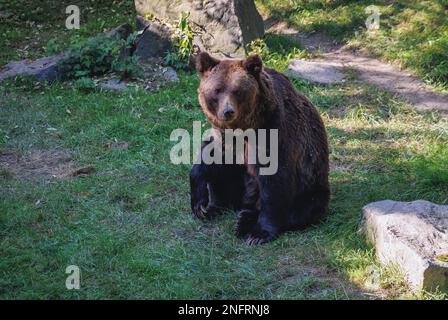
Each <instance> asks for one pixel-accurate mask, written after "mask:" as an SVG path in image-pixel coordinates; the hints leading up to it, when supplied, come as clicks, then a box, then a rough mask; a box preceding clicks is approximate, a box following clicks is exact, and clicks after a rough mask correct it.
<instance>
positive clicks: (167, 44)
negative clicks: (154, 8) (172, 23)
mask: <svg viewBox="0 0 448 320" xmlns="http://www.w3.org/2000/svg"><path fill="white" fill-rule="evenodd" d="M136 25H137V30H138V31H142V32H143V33H142V34H140V35H139V36H138V37H137V39H136V41H135V51H134V55H136V56H138V57H139V58H140V60H142V61H144V60H148V59H151V58H155V57H165V56H166V54H167V53H168V52H169V51H171V49H172V43H171V35H172V31H171V30H170V29H169V27H168V26H166V25H164V24H162V23H159V22H156V21H149V20H147V19H145V18H143V17H141V16H137V20H136Z"/></svg>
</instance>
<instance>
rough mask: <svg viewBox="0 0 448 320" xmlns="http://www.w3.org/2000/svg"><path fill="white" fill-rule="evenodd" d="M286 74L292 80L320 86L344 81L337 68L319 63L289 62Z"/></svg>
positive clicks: (343, 76)
mask: <svg viewBox="0 0 448 320" xmlns="http://www.w3.org/2000/svg"><path fill="white" fill-rule="evenodd" d="M286 73H287V74H288V75H289V76H290V77H292V78H296V79H305V80H307V81H310V82H314V83H320V84H334V83H339V82H342V81H344V79H345V75H344V74H343V73H342V72H341V71H340V69H339V68H337V67H335V66H334V65H332V64H330V63H327V62H321V61H305V60H295V59H294V60H291V61H290V62H289V66H288V69H287V70H286Z"/></svg>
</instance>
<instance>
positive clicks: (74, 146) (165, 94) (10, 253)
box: [0, 74, 448, 299]
mask: <svg viewBox="0 0 448 320" xmlns="http://www.w3.org/2000/svg"><path fill="white" fill-rule="evenodd" d="M181 79H182V80H181V83H180V84H179V85H176V86H175V87H169V88H164V89H162V90H160V91H158V92H157V93H155V94H147V93H146V92H143V91H139V90H136V91H132V90H131V91H128V92H126V93H122V94H110V93H102V92H91V93H83V92H81V91H78V90H77V89H74V88H71V87H69V86H66V85H62V84H60V85H58V84H56V85H53V86H45V87H38V88H36V89H31V90H30V88H32V86H30V83H29V82H27V81H25V83H22V84H20V83H16V84H14V83H11V82H10V83H8V84H4V85H2V87H1V97H2V98H1V100H2V105H3V106H4V107H3V108H2V109H1V110H0V132H2V133H3V136H2V141H3V143H2V144H1V149H2V150H15V151H16V152H18V153H21V154H27V153H30V152H33V151H35V150H43V149H55V148H64V149H68V150H71V151H72V153H73V156H74V158H75V160H76V162H77V164H78V165H79V166H83V165H93V166H95V167H96V168H97V170H96V172H95V173H93V174H91V175H88V176H86V177H78V178H76V179H71V180H52V182H51V183H48V182H47V183H45V182H42V181H34V182H32V183H30V182H29V181H23V180H22V181H21V180H18V179H15V178H14V177H11V176H10V175H8V174H4V175H3V174H2V176H4V177H5V178H4V179H2V180H1V187H0V188H1V194H2V197H1V202H0V212H1V216H0V234H1V238H2V241H1V244H0V251H1V252H2V259H1V261H0V272H1V274H2V277H1V280H0V281H1V283H0V288H1V290H0V296H1V297H2V298H287V299H289V298H327V299H333V298H338V299H343V298H349V297H350V298H353V297H354V298H360V297H362V295H361V294H360V292H361V291H366V290H367V289H368V288H369V283H370V282H371V281H372V279H371V274H372V270H374V271H375V272H374V273H375V274H380V275H384V276H382V277H380V278H379V280H375V281H376V282H375V286H377V287H378V288H377V289H378V290H379V289H381V290H384V291H385V292H386V294H388V295H389V297H396V296H403V295H408V294H409V292H408V291H407V290H406V289H405V286H404V284H403V281H402V280H401V281H400V280H394V277H392V276H390V273H388V272H387V270H384V269H383V268H381V267H379V266H378V264H377V262H376V261H375V258H374V253H373V251H372V249H371V247H370V246H368V245H367V244H366V243H365V241H364V239H363V237H362V236H361V235H359V234H358V233H357V232H356V231H357V229H358V222H359V218H360V212H361V208H362V206H363V205H365V204H367V203H369V202H371V201H376V200H381V199H394V200H404V201H407V200H413V199H419V198H423V199H427V200H430V201H434V202H438V203H445V204H446V203H448V198H447V194H448V188H447V184H446V183H445V182H446V179H447V178H448V176H447V168H446V163H447V159H448V156H447V154H446V144H447V142H448V134H447V131H446V128H447V120H446V118H442V117H440V116H439V115H438V114H437V113H433V114H427V115H421V114H417V113H415V112H413V111H410V110H409V109H408V108H407V107H406V106H405V105H404V104H403V103H402V102H401V101H399V100H396V99H394V98H393V97H391V96H389V95H388V94H385V93H383V92H380V91H378V90H376V89H373V88H370V87H365V86H362V85H359V84H356V83H350V84H347V85H344V86H335V87H331V88H324V87H320V86H313V85H309V84H306V83H302V82H296V85H297V87H298V88H299V89H300V90H301V91H303V92H304V93H305V94H307V95H308V96H309V97H311V99H312V100H313V101H314V102H315V104H316V105H317V107H318V108H319V111H320V112H321V114H322V116H323V118H324V120H325V123H326V126H327V130H328V133H329V137H330V145H331V160H332V163H333V165H332V173H331V186H332V192H333V197H332V202H331V214H330V217H329V219H328V221H327V222H326V223H324V224H322V225H320V226H318V227H315V228H311V229H309V230H306V231H304V232H295V233H288V234H285V235H283V236H282V237H280V238H279V239H278V240H276V241H275V242H273V243H270V244H267V245H264V246H260V247H255V248H253V247H247V246H246V245H245V244H244V243H242V242H241V241H240V240H238V239H236V238H235V237H234V236H233V225H234V222H235V214H234V213H230V214H228V215H226V216H223V217H220V218H218V219H217V220H215V221H212V222H206V223H204V222H200V221H197V220H195V219H193V218H192V217H191V214H190V209H189V196H188V191H189V186H188V172H189V166H185V165H180V166H177V165H173V164H171V163H170V161H169V150H170V148H171V146H172V145H173V144H174V142H170V141H169V136H170V133H171V131H172V130H173V129H175V128H185V129H187V130H190V131H191V125H192V121H193V120H202V121H205V120H204V117H203V115H202V114H201V112H200V109H199V108H198V107H197V100H196V93H195V92H196V87H197V85H198V79H197V77H196V76H195V75H186V74H184V75H182V77H181ZM162 106H163V109H160V108H161V107H162ZM67 110H69V111H70V113H68V112H67ZM48 127H51V128H55V129H56V130H57V132H58V134H54V133H53V131H50V132H49V131H48V130H47V128H48ZM114 141H126V142H128V143H129V149H128V150H114V149H108V148H106V147H105V146H106V145H108V144H110V143H112V142H114ZM428 162H429V163H430V166H425V165H424V164H425V163H428ZM39 200H40V201H39ZM71 264H75V265H78V266H79V267H80V268H81V272H82V283H81V287H82V289H81V290H80V291H68V290H66V289H65V286H64V284H65V277H66V275H65V273H64V270H65V267H66V266H68V265H71ZM398 278H399V277H398Z"/></svg>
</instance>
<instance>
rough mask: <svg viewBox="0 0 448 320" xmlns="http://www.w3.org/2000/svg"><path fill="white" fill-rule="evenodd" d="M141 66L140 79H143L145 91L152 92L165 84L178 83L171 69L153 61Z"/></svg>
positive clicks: (175, 73)
mask: <svg viewBox="0 0 448 320" xmlns="http://www.w3.org/2000/svg"><path fill="white" fill-rule="evenodd" d="M141 66H142V68H143V75H142V79H144V80H143V81H144V88H145V90H148V91H153V90H157V89H158V88H160V87H162V86H164V85H166V84H170V83H176V82H179V77H178V75H177V72H176V71H175V70H174V69H173V68H171V67H162V66H161V65H160V64H158V63H157V62H154V61H150V62H149V63H141Z"/></svg>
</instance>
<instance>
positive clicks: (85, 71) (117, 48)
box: [59, 33, 140, 79]
mask: <svg viewBox="0 0 448 320" xmlns="http://www.w3.org/2000/svg"><path fill="white" fill-rule="evenodd" d="M135 35H136V34H135V33H133V34H131V35H130V36H129V37H128V38H127V40H123V39H120V38H118V37H107V36H105V35H100V36H97V37H95V38H90V39H87V40H86V41H84V42H81V43H77V44H74V45H72V46H71V47H70V49H69V51H68V54H67V57H66V58H64V59H63V60H62V61H61V62H60V65H59V67H60V68H62V69H63V71H64V72H65V73H66V75H67V77H68V78H75V79H77V78H81V77H89V76H98V75H103V74H106V73H109V72H116V73H118V74H119V75H120V76H121V77H122V78H130V77H132V76H133V75H136V74H138V73H139V72H140V68H139V67H138V64H137V63H138V58H137V57H134V56H128V55H127V54H126V53H127V50H129V49H130V46H131V45H132V42H133V39H135Z"/></svg>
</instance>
